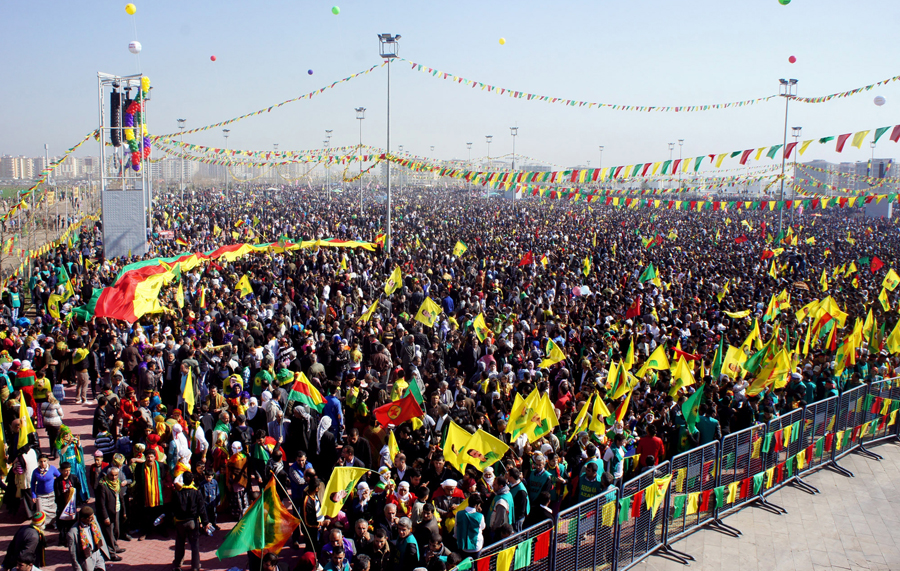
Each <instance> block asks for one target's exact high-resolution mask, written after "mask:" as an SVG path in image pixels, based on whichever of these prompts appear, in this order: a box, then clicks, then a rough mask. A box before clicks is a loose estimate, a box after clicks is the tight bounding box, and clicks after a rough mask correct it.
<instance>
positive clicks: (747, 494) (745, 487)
mask: <svg viewBox="0 0 900 571" xmlns="http://www.w3.org/2000/svg"><path fill="white" fill-rule="evenodd" d="M766 434H767V426H766V425H765V424H757V425H755V426H751V427H750V428H745V429H744V430H741V431H739V432H735V433H732V434H728V435H727V436H725V437H724V438H722V446H721V453H722V459H723V466H722V469H721V470H719V483H718V485H719V486H730V485H731V484H733V483H735V482H741V492H740V493H739V494H738V497H737V498H735V499H734V501H733V502H731V504H730V505H727V506H720V507H719V508H717V510H716V519H719V518H721V517H723V516H725V515H727V514H730V513H732V512H735V511H737V510H739V509H741V508H742V507H744V504H746V503H748V502H751V501H753V499H754V498H755V497H757V496H759V494H760V493H761V491H762V490H757V489H756V486H754V483H753V476H756V475H757V474H759V473H761V472H763V470H764V468H765V457H764V456H763V454H762V445H763V442H765V439H766ZM732 456H733V457H734V462H730V461H728V460H727V459H728V458H729V457H732ZM754 492H756V493H754Z"/></svg>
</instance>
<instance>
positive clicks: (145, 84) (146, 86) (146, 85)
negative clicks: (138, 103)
mask: <svg viewBox="0 0 900 571" xmlns="http://www.w3.org/2000/svg"><path fill="white" fill-rule="evenodd" d="M149 90H150V78H149V77H147V76H146V75H145V76H144V77H142V78H141V91H149Z"/></svg>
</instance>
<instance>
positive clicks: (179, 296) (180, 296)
mask: <svg viewBox="0 0 900 571" xmlns="http://www.w3.org/2000/svg"><path fill="white" fill-rule="evenodd" d="M175 302H176V303H177V304H178V307H184V283H183V282H181V281H179V282H178V289H177V290H175Z"/></svg>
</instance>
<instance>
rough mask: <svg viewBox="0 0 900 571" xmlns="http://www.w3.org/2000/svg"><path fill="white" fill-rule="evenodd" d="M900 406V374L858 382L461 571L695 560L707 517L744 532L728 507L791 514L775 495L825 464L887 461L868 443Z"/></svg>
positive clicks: (702, 450)
mask: <svg viewBox="0 0 900 571" xmlns="http://www.w3.org/2000/svg"><path fill="white" fill-rule="evenodd" d="M898 409H900V377H896V378H892V379H885V380H880V381H875V382H872V383H871V384H869V385H862V386H859V387H855V388H853V389H850V390H847V391H845V392H843V393H841V394H840V395H839V396H834V397H830V398H827V399H825V400H821V401H817V402H815V403H812V404H809V405H807V406H806V407H804V408H799V409H796V410H794V411H791V412H790V413H789V414H785V415H782V416H779V417H777V418H773V419H772V420H770V421H769V422H767V423H764V424H757V425H756V426H753V427H750V428H747V429H745V430H742V431H740V432H735V433H732V434H728V435H727V436H725V437H723V438H722V439H721V440H720V441H715V442H710V443H709V444H706V445H704V446H700V447H698V448H694V449H692V450H689V451H688V452H685V453H683V454H679V455H677V456H674V457H673V458H672V459H671V460H669V461H666V462H662V463H660V464H659V465H658V466H657V467H656V469H655V470H648V471H646V472H644V473H642V474H640V475H638V476H636V477H634V478H633V479H631V480H628V481H626V482H624V483H623V484H622V485H621V486H620V487H619V488H617V489H615V490H613V491H610V492H608V493H604V494H601V495H599V496H596V497H594V498H591V499H589V500H586V501H584V502H582V503H580V504H578V505H575V506H572V507H570V508H567V509H564V510H562V511H561V512H560V513H559V515H558V516H557V518H556V520H555V521H550V520H548V521H546V522H542V523H540V524H538V525H535V526H534V527H531V528H529V529H526V530H524V531H522V532H520V533H517V534H515V535H513V536H511V537H509V538H507V539H505V540H503V541H500V542H497V543H495V544H492V545H490V546H488V547H487V548H485V549H484V550H483V551H481V552H480V553H479V555H478V558H476V559H466V560H465V561H463V562H462V563H461V564H460V565H459V566H457V567H456V570H455V571H468V570H471V571H519V570H520V569H524V568H528V569H529V571H550V570H551V569H552V570H553V571H586V570H594V569H597V570H600V571H625V570H627V569H629V568H631V567H633V566H634V565H636V564H637V563H639V562H640V561H641V560H643V559H644V558H646V557H647V556H648V555H650V554H652V553H655V552H664V553H665V554H666V555H667V556H668V557H669V558H671V559H675V560H678V561H681V562H682V563H684V564H687V563H688V562H689V561H693V560H694V558H693V556H691V555H690V554H687V553H682V552H680V551H678V550H676V549H674V548H673V547H672V545H671V544H672V543H674V542H675V541H677V540H678V539H680V538H682V537H684V536H686V535H688V534H690V533H693V532H695V531H697V530H698V529H699V528H701V527H703V526H710V527H715V528H717V529H718V530H719V531H721V532H723V533H727V534H730V535H733V536H735V537H738V536H740V535H741V532H740V530H737V529H735V528H733V527H731V526H728V525H727V524H725V523H723V522H722V519H723V518H724V517H725V516H727V515H730V514H732V513H734V512H736V511H739V510H741V509H743V508H744V507H746V506H748V505H750V504H751V503H756V504H757V505H759V507H761V508H763V509H767V510H769V511H771V512H773V513H777V514H781V513H787V510H785V509H784V508H782V507H780V506H777V505H775V504H773V503H772V502H770V501H768V499H767V498H768V496H770V495H771V494H772V493H773V492H775V491H777V490H779V489H780V488H782V487H784V486H787V485H794V486H797V487H799V488H800V489H803V490H805V491H807V492H809V493H811V494H815V493H818V490H817V489H816V488H815V487H813V486H812V485H810V484H808V483H806V482H805V481H804V480H803V476H804V475H806V474H808V473H810V472H812V471H814V470H819V469H821V468H825V467H829V468H831V469H833V470H835V471H837V472H840V473H842V474H844V475H846V476H848V477H852V476H853V474H852V473H851V472H850V471H849V470H847V469H846V468H844V467H842V466H840V464H839V463H838V462H839V460H840V459H841V458H843V457H844V456H846V455H847V454H850V453H851V452H855V453H858V454H862V455H865V456H867V457H869V458H871V459H875V460H880V459H881V456H879V455H878V454H876V453H874V452H872V451H871V450H869V449H868V448H867V446H868V445H870V444H873V443H876V442H880V441H883V440H887V439H891V438H898V436H900V433H898V426H900V425H898V423H897V411H898Z"/></svg>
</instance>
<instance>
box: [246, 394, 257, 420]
mask: <svg viewBox="0 0 900 571" xmlns="http://www.w3.org/2000/svg"><path fill="white" fill-rule="evenodd" d="M258 412H259V401H258V400H256V397H250V406H248V407H247V420H253V417H255V416H256V413H258Z"/></svg>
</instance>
